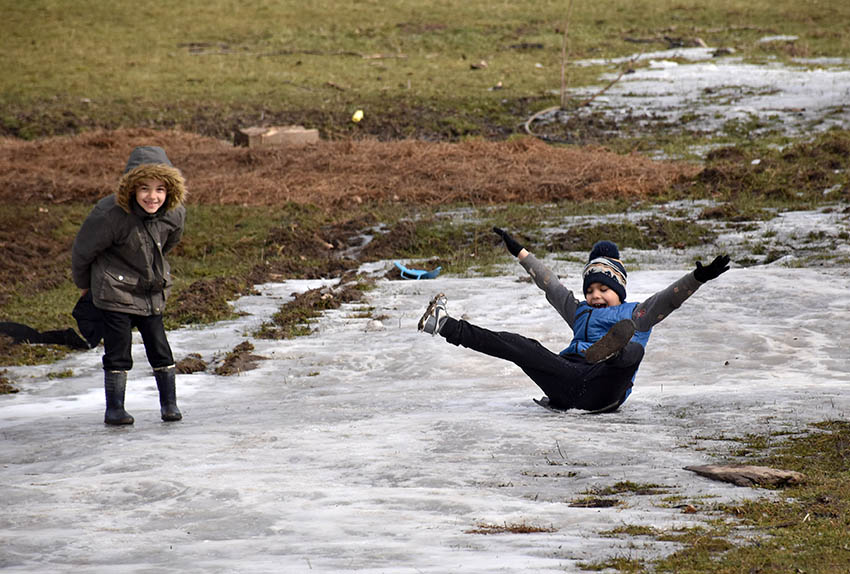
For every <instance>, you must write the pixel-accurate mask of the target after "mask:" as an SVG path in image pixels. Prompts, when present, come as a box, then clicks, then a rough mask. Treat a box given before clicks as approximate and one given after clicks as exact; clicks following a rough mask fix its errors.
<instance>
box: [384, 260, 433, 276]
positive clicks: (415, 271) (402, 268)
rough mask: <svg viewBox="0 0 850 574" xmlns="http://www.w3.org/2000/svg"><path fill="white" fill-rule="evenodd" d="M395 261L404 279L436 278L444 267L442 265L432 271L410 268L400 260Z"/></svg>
mask: <svg viewBox="0 0 850 574" xmlns="http://www.w3.org/2000/svg"><path fill="white" fill-rule="evenodd" d="M393 263H394V264H395V266H396V267H398V270H399V271H401V276H402V277H403V278H404V279H434V278H435V277H436V276H437V275H439V274H440V271H441V270H442V269H443V268H442V267H437V268H436V269H434V270H432V271H425V270H424V269H408V268H407V267H405V266H404V265H402V264H401V263H399V262H398V261H393Z"/></svg>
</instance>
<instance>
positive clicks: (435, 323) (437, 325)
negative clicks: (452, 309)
mask: <svg viewBox="0 0 850 574" xmlns="http://www.w3.org/2000/svg"><path fill="white" fill-rule="evenodd" d="M446 318H448V315H447V314H446V296H445V295H443V294H442V293H437V294H436V295H434V298H433V299H431V302H430V303H428V308H427V309H425V313H424V314H423V315H422V318H421V319H419V330H420V331H425V332H426V333H429V334H431V335H436V334H437V333H439V332H440V329H442V328H443V324H444V323H445V322H446Z"/></svg>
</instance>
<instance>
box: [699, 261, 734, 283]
mask: <svg viewBox="0 0 850 574" xmlns="http://www.w3.org/2000/svg"><path fill="white" fill-rule="evenodd" d="M727 271H729V256H728V255H718V256H717V257H715V258H714V261H712V262H711V263H710V264H709V265H706V266H705V267H703V266H702V263H701V262H700V261H697V268H696V269H694V277H695V278H696V280H697V281H699V282H700V283H705V282H706V281H711V280H712V279H717V278H718V277H719V276H720V274H721V273H726V272H727Z"/></svg>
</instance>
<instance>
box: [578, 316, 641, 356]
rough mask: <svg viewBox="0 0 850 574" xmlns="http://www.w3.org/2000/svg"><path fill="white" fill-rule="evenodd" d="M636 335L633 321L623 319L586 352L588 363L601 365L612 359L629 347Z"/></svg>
mask: <svg viewBox="0 0 850 574" xmlns="http://www.w3.org/2000/svg"><path fill="white" fill-rule="evenodd" d="M634 334H635V324H634V321H632V320H631V319H623V320H622V321H619V322H617V323H615V324H614V326H613V327H611V329H609V330H608V332H607V333H605V335H604V336H603V337H602V338H601V339H599V340H598V341H596V342H595V343H594V344H592V345H591V346H590V347H588V349H587V350H586V351H585V352H584V358H585V359H587V362H588V363H601V362H602V361H605V360H607V359H610V358H611V357H613V356H614V355H616V354H617V353H619V352H620V351H622V350H623V347H625V346H626V345H628V343H629V341H631V339H632V337H633V336H634Z"/></svg>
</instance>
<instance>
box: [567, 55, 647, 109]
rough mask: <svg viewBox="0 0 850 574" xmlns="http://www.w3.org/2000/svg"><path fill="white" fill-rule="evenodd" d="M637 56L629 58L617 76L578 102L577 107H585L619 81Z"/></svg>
mask: <svg viewBox="0 0 850 574" xmlns="http://www.w3.org/2000/svg"><path fill="white" fill-rule="evenodd" d="M639 57H640V56H639V55H636V56H634V57H633V58H632V59H631V60H629V62H628V64H626V65H625V66H623V69H622V70H620V73H619V74H617V77H616V78H614V79H613V80H611V81H610V82H609V83H608V85H607V86H605V87H604V88H602V89H601V90H600V91H598V92H596V93H595V94H593V95H592V96H590V97H589V98H588V99H586V100H585V101H583V102H582V103H580V104H579V105H578V107H580V108H583V107H585V106H587V105H589V104H590V102H592V101H593V100H595V99H596V98H598V97H599V96H601V95H602V94H604V93H605V92H607V91H608V90H609V89H611V86H613V85H614V84H616V83H617V82H619V81H620V78H622V77H623V76H624V75H625V74H626V72H628V71H629V70H630V69H631V65H632V64H634V63H635V62H636V61H637V59H638V58H639Z"/></svg>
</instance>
